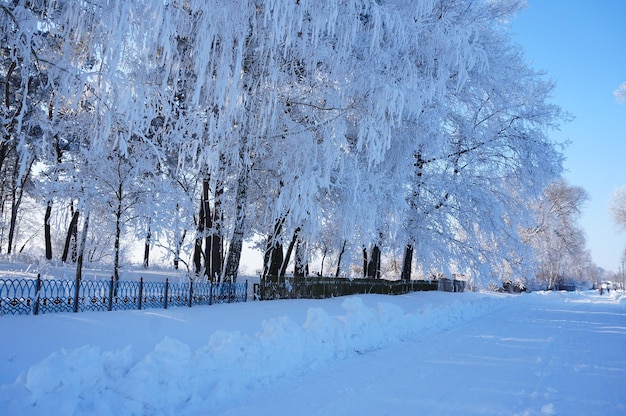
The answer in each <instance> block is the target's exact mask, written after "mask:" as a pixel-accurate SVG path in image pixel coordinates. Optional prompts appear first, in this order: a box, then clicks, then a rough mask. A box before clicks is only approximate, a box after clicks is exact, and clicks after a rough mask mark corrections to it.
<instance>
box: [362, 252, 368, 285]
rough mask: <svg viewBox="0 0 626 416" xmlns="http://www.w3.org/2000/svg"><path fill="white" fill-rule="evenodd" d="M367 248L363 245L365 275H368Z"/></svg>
mask: <svg viewBox="0 0 626 416" xmlns="http://www.w3.org/2000/svg"><path fill="white" fill-rule="evenodd" d="M367 263H368V262H367V248H365V246H363V277H367Z"/></svg>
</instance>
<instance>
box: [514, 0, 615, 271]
mask: <svg viewBox="0 0 626 416" xmlns="http://www.w3.org/2000/svg"><path fill="white" fill-rule="evenodd" d="M527 2H528V6H527V8H526V9H525V10H524V11H523V12H521V13H520V14H518V15H517V17H516V19H515V20H514V21H513V22H512V25H511V31H512V36H513V40H514V41H515V42H516V43H518V44H519V45H521V46H522V48H523V49H524V50H525V56H526V58H527V60H528V61H529V63H530V64H531V66H532V67H533V68H535V69H539V70H544V71H546V72H547V76H548V78H549V79H551V80H553V81H555V82H556V90H555V93H554V97H553V102H554V103H556V104H559V105H560V106H561V107H563V108H564V109H565V110H566V111H568V112H569V113H571V114H572V115H573V116H574V117H575V119H574V121H572V122H570V123H568V124H566V125H564V126H563V127H562V129H561V131H558V132H555V133H553V135H554V136H553V137H555V138H556V139H558V140H563V139H567V140H569V141H571V144H570V145H569V147H568V148H567V149H566V150H565V157H566V161H565V169H566V172H565V175H564V176H565V178H566V179H567V180H568V182H569V183H570V185H574V186H579V187H582V188H584V189H585V190H586V191H587V193H588V194H589V196H590V200H589V201H588V202H587V203H586V205H585V206H584V212H583V215H582V217H581V219H580V225H581V227H582V228H583V230H584V231H585V234H586V237H587V247H588V248H589V249H590V250H591V254H592V257H593V259H594V261H595V262H596V264H597V265H598V266H600V267H602V268H604V269H607V270H613V271H618V269H619V267H620V266H621V260H622V253H623V252H624V249H625V248H626V233H620V232H618V230H617V227H616V226H615V224H614V222H613V220H612V218H611V214H610V212H609V208H608V207H609V203H610V200H611V196H612V194H613V192H614V191H615V189H616V188H618V187H619V186H623V185H626V104H618V103H617V101H616V100H615V97H614V95H613V91H614V90H616V89H617V88H618V87H619V85H620V84H621V83H623V82H626V0H595V1H591V0H569V1H561V0H527Z"/></svg>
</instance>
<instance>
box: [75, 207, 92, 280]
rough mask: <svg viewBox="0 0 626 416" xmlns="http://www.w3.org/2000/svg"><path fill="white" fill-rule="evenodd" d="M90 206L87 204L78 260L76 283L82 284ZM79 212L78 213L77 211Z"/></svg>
mask: <svg viewBox="0 0 626 416" xmlns="http://www.w3.org/2000/svg"><path fill="white" fill-rule="evenodd" d="M90 208H91V207H90V204H89V203H87V208H86V209H85V220H84V224H83V231H82V233H81V236H80V244H79V247H78V253H77V258H76V281H77V282H80V280H81V279H82V276H83V257H84V254H85V245H86V243H87V232H88V231H89V213H90V211H91V209H90ZM76 212H78V211H76Z"/></svg>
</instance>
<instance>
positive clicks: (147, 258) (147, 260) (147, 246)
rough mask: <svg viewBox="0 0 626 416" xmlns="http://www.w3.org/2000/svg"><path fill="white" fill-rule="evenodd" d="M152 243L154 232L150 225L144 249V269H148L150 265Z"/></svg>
mask: <svg viewBox="0 0 626 416" xmlns="http://www.w3.org/2000/svg"><path fill="white" fill-rule="evenodd" d="M151 242H152V232H151V230H150V225H148V232H147V233H146V241H145V243H144V248H143V267H144V268H148V266H149V265H150V244H151Z"/></svg>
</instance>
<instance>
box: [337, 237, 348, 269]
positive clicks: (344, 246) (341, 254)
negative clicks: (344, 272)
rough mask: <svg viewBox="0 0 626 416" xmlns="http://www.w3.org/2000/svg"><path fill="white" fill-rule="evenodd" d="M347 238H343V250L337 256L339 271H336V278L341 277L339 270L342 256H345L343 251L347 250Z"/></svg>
mask: <svg viewBox="0 0 626 416" xmlns="http://www.w3.org/2000/svg"><path fill="white" fill-rule="evenodd" d="M346 243H347V241H346V240H343V245H342V246H341V251H340V252H339V256H338V257H337V271H335V278H338V277H339V272H340V271H341V258H342V257H343V253H345V251H346Z"/></svg>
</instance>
